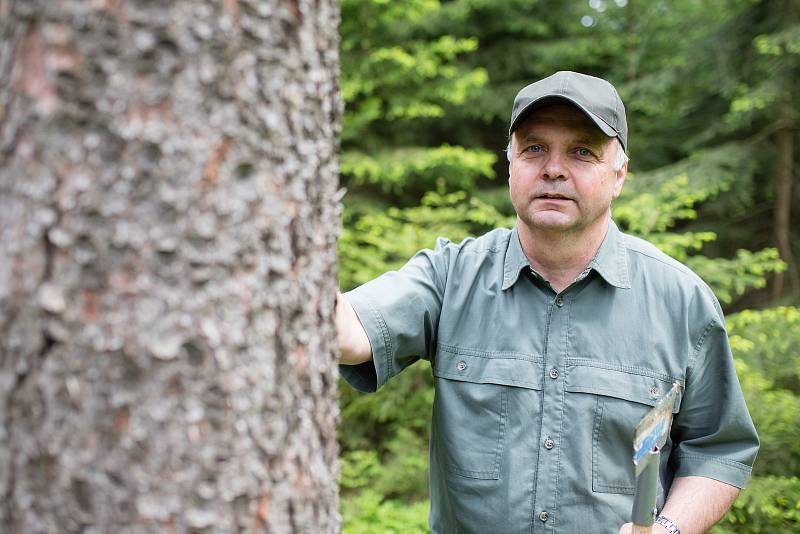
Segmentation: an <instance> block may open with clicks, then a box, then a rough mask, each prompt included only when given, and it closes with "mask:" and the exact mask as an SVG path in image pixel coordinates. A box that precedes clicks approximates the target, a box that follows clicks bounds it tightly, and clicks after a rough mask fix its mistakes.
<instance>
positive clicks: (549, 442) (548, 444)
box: [544, 436, 556, 450]
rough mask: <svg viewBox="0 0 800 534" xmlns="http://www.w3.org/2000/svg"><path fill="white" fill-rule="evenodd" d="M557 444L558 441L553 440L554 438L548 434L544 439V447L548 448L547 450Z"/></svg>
mask: <svg viewBox="0 0 800 534" xmlns="http://www.w3.org/2000/svg"><path fill="white" fill-rule="evenodd" d="M555 446H556V442H555V441H553V440H552V439H550V436H547V438H546V439H545V440H544V448H545V449H547V450H550V449H552V448H553V447H555Z"/></svg>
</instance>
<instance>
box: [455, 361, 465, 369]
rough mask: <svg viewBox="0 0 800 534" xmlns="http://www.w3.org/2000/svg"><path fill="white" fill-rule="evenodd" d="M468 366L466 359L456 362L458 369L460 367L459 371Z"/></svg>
mask: <svg viewBox="0 0 800 534" xmlns="http://www.w3.org/2000/svg"><path fill="white" fill-rule="evenodd" d="M466 368H467V362H465V361H460V362H458V363H457V364H456V369H458V370H459V371H463V370H464V369H466Z"/></svg>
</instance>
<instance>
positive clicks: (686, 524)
mask: <svg viewBox="0 0 800 534" xmlns="http://www.w3.org/2000/svg"><path fill="white" fill-rule="evenodd" d="M737 495H739V488H737V487H736V486H731V485H730V484H726V483H724V482H719V481H717V480H714V479H712V478H706V477H696V476H687V477H678V478H676V479H675V480H674V482H673V483H672V487H671V488H670V490H669V495H667V502H666V503H665V504H664V509H663V510H661V515H663V516H665V517H668V518H670V519H671V520H672V522H673V523H675V524H676V525H677V526H678V528H679V529H681V534H700V533H702V532H705V531H707V530H708V529H710V528H711V527H712V526H713V525H714V524H715V523H716V522H717V521H719V520H720V519H722V516H723V515H725V512H727V511H728V508H730V507H731V504H733V501H734V500H736V496H737ZM631 529H632V525H631V523H626V524H625V525H623V526H622V528H621V529H620V530H619V534H630V532H632V530H631ZM666 532H667V529H666V528H664V527H662V526H661V525H653V534H665V533H666Z"/></svg>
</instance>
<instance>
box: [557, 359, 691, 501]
mask: <svg viewBox="0 0 800 534" xmlns="http://www.w3.org/2000/svg"><path fill="white" fill-rule="evenodd" d="M672 382H673V379H670V378H668V377H666V376H664V375H662V374H660V373H655V372H651V371H647V370H641V371H640V372H632V371H628V370H619V369H607V368H602V367H595V366H590V365H570V366H569V369H568V374H567V384H566V390H567V391H568V392H572V393H589V394H592V395H593V396H594V397H595V402H594V416H593V427H592V490H593V491H595V492H599V493H623V494H630V495H633V493H634V492H635V489H636V481H635V476H634V466H633V461H632V457H633V437H634V434H635V431H636V425H637V424H639V421H640V420H641V419H642V417H644V415H645V414H646V413H647V412H648V411H650V409H652V408H653V406H655V405H656V403H657V401H658V399H660V398H661V397H662V396H663V395H665V394H666V393H667V391H669V389H670V388H671V387H672ZM681 385H683V382H682V381H681ZM680 404H681V393H678V397H677V399H676V400H675V408H674V410H673V413H677V412H678V411H679V410H680ZM668 445H669V442H668ZM667 452H668V450H667ZM666 459H667V457H666V456H664V457H662V465H663V463H664V462H665V461H666Z"/></svg>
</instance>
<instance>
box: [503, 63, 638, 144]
mask: <svg viewBox="0 0 800 534" xmlns="http://www.w3.org/2000/svg"><path fill="white" fill-rule="evenodd" d="M559 101H567V102H568V103H570V104H573V105H575V106H577V107H578V108H579V109H580V110H581V111H583V112H584V113H585V114H586V115H587V116H588V117H589V118H590V119H592V121H593V122H594V123H595V124H596V125H597V127H598V128H600V129H601V130H602V131H603V133H605V134H606V135H607V136H609V137H616V138H617V139H619V141H620V143H622V148H624V149H627V146H628V121H627V120H626V118H625V106H624V105H623V104H622V99H621V98H620V97H619V93H617V90H616V89H614V86H613V85H611V84H610V83H609V82H607V81H606V80H603V79H602V78H595V77H594V76H589V75H588V74H581V73H580V72H571V71H559V72H556V73H555V74H553V75H552V76H548V77H547V78H544V79H543V80H539V81H538V82H534V83H532V84H530V85H528V86H527V87H524V88H523V89H522V90H521V91H520V92H519V93H517V97H516V98H515V99H514V108H513V109H512V111H511V126H510V127H509V128H508V135H509V136H510V135H511V134H512V133H514V130H516V129H517V127H518V126H519V125H520V124H522V122H523V121H524V120H525V119H526V118H528V117H529V116H530V114H531V113H533V111H534V110H536V109H539V108H540V107H543V106H545V105H548V104H555V103H558V102H559Z"/></svg>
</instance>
